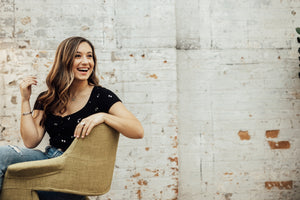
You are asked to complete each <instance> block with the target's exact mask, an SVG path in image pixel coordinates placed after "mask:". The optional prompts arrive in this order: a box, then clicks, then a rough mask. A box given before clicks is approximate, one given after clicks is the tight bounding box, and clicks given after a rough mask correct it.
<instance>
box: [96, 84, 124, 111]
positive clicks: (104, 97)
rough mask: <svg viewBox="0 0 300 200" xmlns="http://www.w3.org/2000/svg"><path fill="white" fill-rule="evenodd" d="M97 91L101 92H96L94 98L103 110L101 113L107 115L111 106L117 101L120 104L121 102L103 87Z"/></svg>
mask: <svg viewBox="0 0 300 200" xmlns="http://www.w3.org/2000/svg"><path fill="white" fill-rule="evenodd" d="M99 89H100V90H101V92H100V91H99V90H98V92H97V94H96V95H97V96H96V97H97V98H98V99H99V100H98V101H99V103H100V105H101V107H102V108H103V111H104V112H106V113H108V111H109V109H110V108H111V106H112V105H114V104H115V103H117V102H119V101H120V102H121V100H120V99H119V97H118V96H117V95H116V94H115V93H113V92H112V91H110V90H109V89H106V88H103V87H100V88H99ZM99 97H100V98H99Z"/></svg>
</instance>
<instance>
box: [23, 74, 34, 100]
mask: <svg viewBox="0 0 300 200" xmlns="http://www.w3.org/2000/svg"><path fill="white" fill-rule="evenodd" d="M36 84H37V80H36V77H35V76H28V77H26V78H24V79H23V80H22V81H21V82H20V85H19V86H20V92H21V96H22V100H23V101H28V100H29V98H30V96H31V86H32V85H36Z"/></svg>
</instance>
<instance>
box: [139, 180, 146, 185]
mask: <svg viewBox="0 0 300 200" xmlns="http://www.w3.org/2000/svg"><path fill="white" fill-rule="evenodd" d="M138 184H139V185H148V182H147V181H145V180H143V179H141V180H139V181H138Z"/></svg>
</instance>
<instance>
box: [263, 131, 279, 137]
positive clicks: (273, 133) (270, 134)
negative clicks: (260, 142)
mask: <svg viewBox="0 0 300 200" xmlns="http://www.w3.org/2000/svg"><path fill="white" fill-rule="evenodd" d="M278 134H279V130H268V131H266V138H277V137H278Z"/></svg>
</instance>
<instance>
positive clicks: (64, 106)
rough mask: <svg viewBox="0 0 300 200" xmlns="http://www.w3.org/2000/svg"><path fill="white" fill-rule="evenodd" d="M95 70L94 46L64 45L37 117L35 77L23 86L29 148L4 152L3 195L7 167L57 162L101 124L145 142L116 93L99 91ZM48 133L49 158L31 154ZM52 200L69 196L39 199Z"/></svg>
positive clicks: (81, 41) (23, 128)
mask: <svg viewBox="0 0 300 200" xmlns="http://www.w3.org/2000/svg"><path fill="white" fill-rule="evenodd" d="M96 65H97V59H96V55H95V50H94V46H93V45H92V43H91V42H90V41H88V40H87V39H85V38H82V37H71V38H68V39H65V40H64V41H62V42H61V44H60V45H59V46H58V49H57V51H56V56H55V61H54V64H53V67H52V69H51V70H50V72H49V74H48V76H47V79H46V83H47V86H48V90H47V91H45V92H42V93H41V94H40V95H39V97H38V98H37V100H36V102H35V105H34V108H33V113H32V112H31V107H30V103H29V99H30V96H31V87H32V85H36V84H37V80H36V77H34V76H31V77H26V78H24V79H23V80H22V82H21V83H20V92H21V97H22V104H21V125H20V132H21V136H22V139H23V142H24V144H25V146H26V147H27V148H19V147H15V146H11V145H9V146H4V147H0V189H1V186H2V181H3V178H4V174H5V171H6V169H7V167H8V166H9V165H11V164H14V163H18V162H25V161H33V160H42V159H49V158H53V157H56V156H59V155H61V154H63V152H64V151H65V150H66V149H67V148H68V147H69V145H70V144H71V143H72V141H73V139H74V138H84V137H88V135H89V134H90V132H91V130H92V129H93V128H94V127H95V126H96V125H98V124H101V123H106V124H107V125H109V126H111V127H113V128H114V129H116V130H117V131H119V132H120V133H122V134H123V135H124V136H126V137H129V138H143V135H144V130H143V127H142V125H141V123H140V122H139V121H138V119H137V118H136V117H135V116H134V115H133V114H132V113H131V112H130V111H128V110H127V109H126V108H125V106H124V105H123V104H122V102H121V101H120V99H119V98H118V97H117V96H116V95H115V94H114V93H113V92H111V91H110V90H108V89H106V88H104V87H101V86H99V80H98V78H97V77H96V73H95V71H96ZM45 132H47V133H48V134H49V136H50V146H48V147H47V148H46V151H45V152H41V151H37V150H33V149H32V148H35V147H36V146H37V145H38V144H39V143H40V142H41V140H42V139H43V137H44V135H45ZM20 155H21V156H20ZM51 195H56V196H55V198H56V199H59V198H60V197H59V195H62V196H64V197H63V198H64V199H66V198H67V197H66V196H65V195H66V194H58V193H56V194H53V193H52V194H50V193H41V194H40V196H43V197H42V199H44V198H49V197H50V196H51ZM69 197H70V199H76V198H78V199H81V198H82V197H80V196H77V197H74V195H69ZM51 198H54V197H51Z"/></svg>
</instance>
